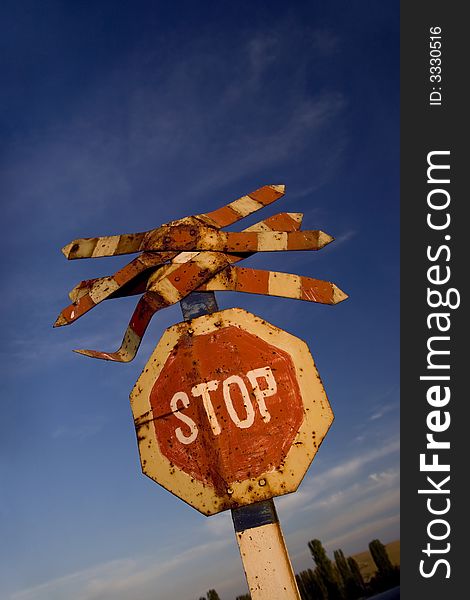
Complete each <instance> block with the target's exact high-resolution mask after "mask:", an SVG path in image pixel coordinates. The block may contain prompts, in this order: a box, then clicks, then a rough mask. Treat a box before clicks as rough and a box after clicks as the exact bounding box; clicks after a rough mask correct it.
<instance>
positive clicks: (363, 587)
mask: <svg viewBox="0 0 470 600" xmlns="http://www.w3.org/2000/svg"><path fill="white" fill-rule="evenodd" d="M308 547H309V549H310V553H311V555H312V558H313V560H314V562H315V568H313V569H307V570H306V571H301V572H300V573H297V574H296V576H295V579H296V581H297V586H298V588H299V592H300V596H301V597H302V600H360V599H361V598H367V597H369V596H373V595H374V594H378V593H380V592H383V591H385V590H388V589H390V588H393V587H395V586H397V585H399V584H400V567H397V566H395V565H393V564H392V562H391V561H390V558H389V556H388V553H387V549H386V548H385V546H384V545H383V544H382V542H380V541H379V540H372V541H371V542H370V544H369V551H370V554H371V556H372V560H373V561H374V563H375V566H376V567H377V571H376V573H375V575H374V576H373V577H372V578H371V579H370V580H369V581H367V582H366V581H364V578H363V576H362V574H361V571H360V569H359V565H358V564H357V562H356V561H355V560H354V558H353V557H352V556H349V557H348V558H346V557H345V556H344V553H343V551H342V550H335V551H334V561H332V560H330V559H329V558H328V556H327V554H326V551H325V549H324V548H323V544H322V543H321V541H320V540H311V541H310V542H309V543H308ZM199 600H220V596H219V594H218V593H217V592H216V591H215V590H209V591H208V592H207V595H206V596H203V597H202V598H200V599H199ZM236 600H251V596H250V594H243V595H242V596H237V598H236Z"/></svg>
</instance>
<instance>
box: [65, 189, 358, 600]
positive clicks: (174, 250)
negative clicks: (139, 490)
mask: <svg viewBox="0 0 470 600" xmlns="http://www.w3.org/2000/svg"><path fill="white" fill-rule="evenodd" d="M283 194H284V186H282V185H270V186H264V187H262V188H260V189H258V190H256V191H254V192H251V193H250V194H248V195H247V196H243V197H242V198H239V199H238V200H235V201H233V202H231V203H229V204H227V205H226V206H223V207H222V208H219V209H217V210H214V211H212V212H209V213H204V214H199V215H196V216H191V217H185V218H183V219H179V220H178V221H172V222H171V223H168V224H165V225H162V226H161V227H159V228H156V229H152V230H150V231H147V232H143V233H135V234H123V235H116V236H107V237H98V238H82V239H78V240H74V241H73V242H71V243H70V244H67V245H66V246H65V247H64V248H63V253H64V254H65V255H66V257H67V258H68V259H77V258H95V257H101V256H114V255H118V254H128V253H132V252H141V254H140V255H139V256H138V257H137V258H135V259H134V260H133V261H131V262H130V263H129V264H128V265H126V266H125V267H124V268H122V269H120V270H119V271H117V272H116V273H114V275H112V276H108V277H101V278H98V279H91V280H86V281H82V282H81V283H79V284H78V285H77V286H75V287H74V288H73V289H72V291H71V292H70V294H69V296H70V298H71V300H72V304H71V305H70V306H68V307H66V308H64V309H63V310H62V311H61V313H60V315H59V317H58V318H57V320H56V322H55V326H56V327H59V326H63V325H68V324H70V323H73V322H74V321H75V320H77V319H78V318H79V317H81V316H82V315H84V314H85V313H86V312H88V311H89V310H91V309H92V308H94V307H95V306H96V305H97V304H98V303H100V302H102V301H103V300H106V299H108V298H118V297H122V296H129V295H135V294H143V295H142V297H141V299H140V300H139V302H138V304H137V307H136V309H135V311H134V314H133V315H132V318H131V321H130V323H129V326H128V328H127V330H126V333H125V335H124V339H123V342H122V344H121V347H120V348H119V349H118V350H117V351H116V352H100V351H96V350H78V351H77V352H79V353H81V354H84V355H86V356H90V357H93V358H100V359H104V360H111V361H118V362H127V361H129V360H132V359H133V358H134V356H135V354H136V352H137V350H138V348H139V345H140V342H141V339H142V337H143V335H144V333H145V331H146V328H147V326H148V324H149V322H150V319H151V318H152V316H153V315H154V314H155V312H157V311H158V310H161V309H163V308H165V307H166V306H169V305H171V304H175V303H177V302H180V306H181V309H182V312H183V317H184V322H182V323H177V324H176V325H173V326H172V327H169V328H168V329H167V330H166V331H165V332H164V334H163V336H162V338H161V340H160V341H159V343H158V344H157V346H156V348H155V350H154V351H153V353H152V355H151V356H150V358H149V360H148V362H147V364H146V366H145V367H144V370H143V371H142V373H141V375H140V377H139V378H138V380H137V382H136V384H135V386H134V389H133V390H132V392H131V395H130V400H131V407H132V412H133V416H134V424H135V428H136V434H137V441H138V446H139V455H140V461H141V466H142V471H143V473H144V474H146V475H147V476H148V477H150V478H151V479H153V480H154V481H156V482H157V483H159V484H160V485H162V486H163V487H164V488H166V489H167V490H168V491H170V492H172V493H173V494H175V495H176V496H177V497H178V498H180V499H182V500H184V501H185V502H187V503H188V504H190V505H191V506H193V507H194V508H195V509H197V510H198V511H200V512H201V513H203V514H205V515H212V514H216V513H218V512H221V511H223V510H228V509H230V510H231V512H232V520H233V524H234V528H235V533H236V539H237V542H238V545H239V549H240V554H241V557H242V562H243V566H244V569H245V573H246V577H247V581H248V585H249V588H250V593H251V597H252V598H253V600H300V595H299V591H298V588H297V585H296V580H295V576H294V572H293V569H292V565H291V563H290V560H289V556H288V553H287V549H286V545H285V542H284V538H283V535H282V531H281V528H280V524H279V520H278V517H277V514H276V509H275V506H274V502H273V498H274V497H275V496H280V495H283V494H287V493H290V492H294V491H295V490H296V489H297V488H298V486H299V485H300V482H301V481H302V479H303V477H304V475H305V473H306V472H307V469H308V467H309V466H310V463H311V462H312V460H313V458H314V456H315V454H316V452H317V450H318V448H319V446H320V444H321V443H322V440H323V438H324V436H325V435H326V433H327V431H328V429H329V427H330V425H331V423H332V421H333V412H332V410H331V407H330V405H329V402H328V399H327V396H326V393H325V390H324V388H323V384H322V382H321V379H320V376H319V374H318V371H317V369H316V367H315V363H314V361H313V358H312V356H311V354H310V351H309V349H308V347H307V345H306V344H305V342H303V341H302V340H300V339H299V338H297V337H295V336H293V335H291V334H289V333H287V332H286V331H283V330H281V329H279V328H278V327H276V326H275V325H272V324H270V323H267V322H266V321H265V320H264V319H263V318H261V317H258V316H256V315H253V314H251V313H249V312H246V311H244V310H242V309H240V308H232V309H227V310H223V311H219V310H218V307H217V302H216V300H215V294H214V292H215V291H225V290H231V291H240V292H246V293H254V294H264V295H270V296H281V297H286V298H296V299H299V300H306V301H309V302H317V303H322V304H331V305H334V304H337V303H339V302H341V301H343V300H345V299H346V298H347V295H346V294H345V293H344V292H342V290H340V289H339V288H338V287H337V286H336V285H335V284H333V283H331V282H328V281H321V280H317V279H313V278H310V277H304V276H299V275H291V274H288V273H279V272H275V271H262V270H257V269H247V268H240V267H237V266H235V265H236V263H238V262H239V261H241V260H243V259H244V258H247V257H248V256H250V255H251V254H253V253H255V252H258V251H270V252H276V251H285V250H319V249H321V248H323V247H324V246H325V245H326V244H328V243H330V242H331V241H333V238H332V237H331V236H329V235H328V234H326V233H324V232H323V231H319V230H315V231H300V226H301V221H302V215H301V214H299V213H280V214H276V215H274V216H272V217H269V218H268V219H265V220H264V221H260V222H259V223H256V224H255V225H252V226H251V227H248V228H247V229H245V230H243V231H242V232H222V231H220V230H221V228H223V227H225V226H227V225H231V224H233V223H235V222H237V221H238V220H240V219H242V218H244V217H246V216H248V215H249V214H251V213H253V212H255V211H257V210H259V209H261V208H263V207H265V206H267V205H269V204H271V203H272V202H274V201H275V200H277V199H278V198H280V197H281V196H283Z"/></svg>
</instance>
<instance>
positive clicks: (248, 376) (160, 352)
mask: <svg viewBox="0 0 470 600" xmlns="http://www.w3.org/2000/svg"><path fill="white" fill-rule="evenodd" d="M131 406H132V411H133V415H134V420H135V426H136V432H137V438H138V443H139V451H140V458H141V463H142V470H143V472H144V473H145V474H146V475H148V476H149V477H151V478H152V479H153V480H155V481H156V482H157V483H159V484H160V485H162V486H163V487H165V488H166V489H167V490H169V491H170V492H173V493H174V494H175V495H177V496H178V497H179V498H181V499H182V500H184V501H186V502H187V503H188V504H190V505H191V506H193V507H194V508H196V509H197V510H199V511H200V512H202V513H204V514H206V515H210V514H214V513H217V512H220V511H222V510H226V509H229V508H236V507H239V506H244V505H247V504H251V503H252V502H257V501H260V500H267V499H269V498H272V497H274V496H279V495H282V494H286V493H289V492H292V491H294V490H296V489H297V487H298V486H299V484H300V482H301V480H302V478H303V476H304V475H305V473H306V471H307V469H308V467H309V465H310V463H311V461H312V460H313V457H314V456H315V453H316V452H317V449H318V447H319V445H320V444H321V442H322V440H323V438H324V436H325V434H326V432H327V431H328V428H329V427H330V425H331V423H332V421H333V413H332V411H331V408H330V405H329V403H328V399H327V397H326V393H325V390H324V388H323V385H322V383H321V380H320V377H319V375H318V372H317V370H316V367H315V364H314V361H313V359H312V356H311V355H310V352H309V350H308V347H307V345H306V344H305V342H303V341H302V340H300V339H299V338H297V337H294V336H293V335H291V334H289V333H287V332H285V331H283V330H281V329H279V328H277V327H275V326H274V325H271V324H269V323H267V322H266V321H264V320H263V319H261V318H259V317H257V316H255V315H253V314H251V313H249V312H246V311H244V310H242V309H239V308H233V309H228V310H224V311H220V312H216V313H213V314H211V315H205V316H202V317H199V318H196V319H192V320H191V321H187V322H184V323H178V324H177V325H174V326H172V327H170V328H169V329H167V330H166V331H165V333H164V335H163V337H162V339H161V340H160V342H159V343H158V345H157V347H156V349H155V350H154V352H153V354H152V355H151V357H150V359H149V361H148V363H147V365H146V366H145V368H144V370H143V372H142V374H141V376H140V377H139V379H138V381H137V383H136V385H135V387H134V389H133V391H132V393H131Z"/></svg>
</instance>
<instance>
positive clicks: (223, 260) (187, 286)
mask: <svg viewBox="0 0 470 600" xmlns="http://www.w3.org/2000/svg"><path fill="white" fill-rule="evenodd" d="M227 265H228V259H227V256H226V255H224V254H221V253H217V252H201V253H200V254H198V255H197V256H195V257H194V258H192V259H191V260H188V261H187V262H186V263H183V264H170V265H165V266H164V267H162V268H161V269H158V270H157V271H156V272H155V273H153V274H152V275H151V276H150V278H149V284H148V291H147V292H146V293H145V294H144V295H143V296H142V298H141V299H140V300H139V302H138V304H137V307H136V309H135V311H134V313H133V315H132V318H131V320H130V323H129V325H128V327H127V329H126V333H125V334H124V339H123V341H122V344H121V346H120V348H119V349H118V350H117V351H116V352H100V351H97V350H75V352H78V353H79V354H84V355H85V356H90V357H91V358H101V359H103V360H111V361H115V362H129V361H131V360H132V359H133V358H134V356H135V355H136V353H137V350H138V349H139V346H140V342H141V341H142V336H143V335H144V333H145V330H146V329H147V326H148V324H149V323H150V320H151V318H152V316H153V315H154V314H155V312H156V311H157V310H160V309H161V308H165V307H166V306H170V305H171V304H175V303H176V302H179V301H180V300H181V299H182V298H184V297H185V296H187V295H188V294H190V293H191V292H192V291H193V290H194V289H195V288H197V287H199V286H200V285H202V284H203V283H204V282H205V281H207V280H208V279H210V278H211V277H212V276H213V275H214V274H215V273H217V272H218V271H220V270H222V269H225V267H226V266H227Z"/></svg>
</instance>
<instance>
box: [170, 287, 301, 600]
mask: <svg viewBox="0 0 470 600" xmlns="http://www.w3.org/2000/svg"><path fill="white" fill-rule="evenodd" d="M180 306H181V310H182V312H183V318H184V320H185V321H189V320H190V319H194V318H196V317H200V316H202V315H207V314H210V313H213V312H215V311H217V310H218V306H217V301H216V299H215V294H214V292H192V293H191V294H189V295H188V296H186V297H185V298H183V300H181V302H180ZM232 520H233V526H234V528H235V535H236V538H237V543H238V547H239V550H240V555H241V559H242V563H243V569H244V570H245V575H246V580H247V582H248V587H249V589H250V594H251V598H252V600H300V593H299V589H298V587H297V582H296V580H295V575H294V571H293V569H292V565H291V562H290V559H289V554H288V552H287V547H286V544H285V541H284V536H283V535H282V530H281V525H280V523H279V519H278V516H277V513H276V508H275V506H274V501H273V500H272V499H271V500H265V501H263V502H255V503H254V504H250V505H248V506H242V507H240V508H234V509H232Z"/></svg>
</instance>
